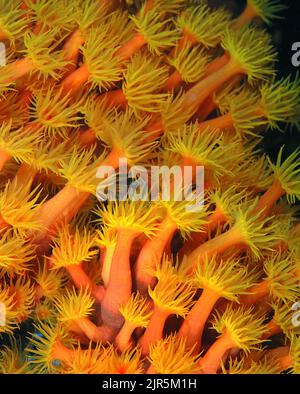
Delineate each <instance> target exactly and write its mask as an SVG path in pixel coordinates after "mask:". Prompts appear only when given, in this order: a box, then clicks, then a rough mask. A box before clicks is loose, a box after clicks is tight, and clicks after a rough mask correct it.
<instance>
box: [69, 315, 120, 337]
mask: <svg viewBox="0 0 300 394" xmlns="http://www.w3.org/2000/svg"><path fill="white" fill-rule="evenodd" d="M74 322H75V323H76V325H77V326H78V327H79V328H80V329H81V331H82V332H83V333H84V334H85V335H86V336H87V337H88V338H89V339H90V340H91V341H93V342H101V341H103V342H106V341H109V340H111V337H112V329H110V328H109V327H106V326H96V325H95V324H94V323H93V322H92V321H91V320H89V319H88V318H87V317H81V318H80V319H76V320H75V321H74Z"/></svg>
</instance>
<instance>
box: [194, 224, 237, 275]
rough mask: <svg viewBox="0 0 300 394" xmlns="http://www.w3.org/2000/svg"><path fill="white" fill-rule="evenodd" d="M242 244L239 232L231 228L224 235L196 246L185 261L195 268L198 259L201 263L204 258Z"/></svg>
mask: <svg viewBox="0 0 300 394" xmlns="http://www.w3.org/2000/svg"><path fill="white" fill-rule="evenodd" d="M243 242H244V241H243V237H242V235H241V234H240V232H239V231H238V230H237V229H236V228H234V227H232V228H231V229H229V230H228V231H226V232H225V233H223V234H221V235H219V236H217V237H216V238H213V239H210V240H209V241H207V242H205V243H204V244H202V245H200V246H198V248H196V249H195V250H193V251H192V253H190V254H189V255H188V260H187V261H188V262H189V263H190V264H191V267H193V268H195V267H196V265H197V263H198V261H199V260H198V259H199V258H200V261H203V260H204V259H205V258H206V257H211V256H213V255H216V254H220V253H222V252H224V251H226V250H227V249H229V248H230V247H237V246H241V245H242V244H243Z"/></svg>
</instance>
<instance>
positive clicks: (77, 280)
mask: <svg viewBox="0 0 300 394" xmlns="http://www.w3.org/2000/svg"><path fill="white" fill-rule="evenodd" d="M66 270H67V271H68V272H69V274H70V276H71V278H72V280H73V282H74V284H75V286H76V287H77V288H78V289H81V288H82V289H86V288H87V289H89V290H90V291H91V294H92V295H93V297H94V298H95V300H96V301H97V302H99V303H100V302H101V301H102V299H103V297H104V293H105V290H104V287H103V286H96V285H95V284H94V283H93V282H92V280H91V278H90V277H89V276H88V275H87V274H86V273H85V271H84V270H83V268H82V264H74V265H67V266H66Z"/></svg>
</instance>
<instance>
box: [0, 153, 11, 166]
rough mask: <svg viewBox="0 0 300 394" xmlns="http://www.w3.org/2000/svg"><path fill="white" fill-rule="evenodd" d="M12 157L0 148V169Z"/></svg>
mask: <svg viewBox="0 0 300 394" xmlns="http://www.w3.org/2000/svg"><path fill="white" fill-rule="evenodd" d="M11 158H12V155H10V154H9V153H7V152H6V151H5V150H3V149H0V170H2V169H3V167H4V166H5V164H6V163H7V162H8V161H9V160H10V159H11Z"/></svg>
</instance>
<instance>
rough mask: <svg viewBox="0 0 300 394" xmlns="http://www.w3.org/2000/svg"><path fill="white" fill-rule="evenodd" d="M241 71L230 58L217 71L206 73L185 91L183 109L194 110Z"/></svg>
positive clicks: (241, 72)
mask: <svg viewBox="0 0 300 394" xmlns="http://www.w3.org/2000/svg"><path fill="white" fill-rule="evenodd" d="M243 73H244V71H243V69H242V68H241V67H240V66H239V65H238V64H236V63H235V62H234V61H232V60H230V61H229V62H228V63H226V64H225V65H224V66H223V67H222V68H220V69H219V70H218V71H216V72H215V73H213V74H211V75H208V76H207V77H206V78H204V79H202V80H201V81H200V82H198V83H197V84H196V85H195V86H193V87H192V88H190V89H189V90H188V91H187V93H186V95H185V99H184V104H183V110H187V109H188V108H190V107H192V108H194V110H195V111H196V110H197V109H198V107H199V106H200V105H201V104H202V103H203V102H204V101H205V100H206V99H207V98H208V97H209V96H210V95H211V94H212V93H213V92H215V91H216V90H218V89H219V88H220V87H221V86H222V85H223V84H224V83H225V82H226V81H228V80H230V79H231V78H232V77H234V76H236V75H239V74H243Z"/></svg>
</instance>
